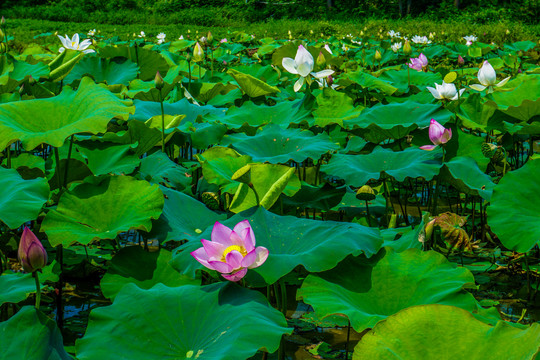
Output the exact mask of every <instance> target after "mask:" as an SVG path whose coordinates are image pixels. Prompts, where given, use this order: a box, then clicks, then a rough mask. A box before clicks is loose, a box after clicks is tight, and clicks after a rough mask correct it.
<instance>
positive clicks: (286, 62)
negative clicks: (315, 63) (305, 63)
mask: <svg viewBox="0 0 540 360" xmlns="http://www.w3.org/2000/svg"><path fill="white" fill-rule="evenodd" d="M281 65H283V67H284V68H285V70H287V71H288V72H290V73H291V74H298V71H296V63H295V62H294V59H291V58H283V60H282V61H281Z"/></svg>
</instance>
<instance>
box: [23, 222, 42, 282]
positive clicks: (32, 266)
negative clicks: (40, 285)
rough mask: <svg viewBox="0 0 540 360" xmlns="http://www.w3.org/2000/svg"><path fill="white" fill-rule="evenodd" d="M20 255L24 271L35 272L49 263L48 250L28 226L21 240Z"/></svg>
mask: <svg viewBox="0 0 540 360" xmlns="http://www.w3.org/2000/svg"><path fill="white" fill-rule="evenodd" d="M18 255H19V261H20V262H21V265H22V267H23V269H24V271H26V272H28V273H33V272H34V271H37V270H40V269H41V268H43V267H44V266H45V265H47V251H45V248H44V247H43V245H41V242H40V241H39V240H38V238H37V237H36V235H34V233H33V232H32V231H31V230H30V229H29V228H27V227H26V226H25V227H24V230H23V234H22V236H21V241H20V242H19V250H18Z"/></svg>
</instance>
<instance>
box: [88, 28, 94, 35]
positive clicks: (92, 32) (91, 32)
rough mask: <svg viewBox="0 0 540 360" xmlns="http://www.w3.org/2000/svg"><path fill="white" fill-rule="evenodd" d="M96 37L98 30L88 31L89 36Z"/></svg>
mask: <svg viewBox="0 0 540 360" xmlns="http://www.w3.org/2000/svg"><path fill="white" fill-rule="evenodd" d="M94 35H96V29H92V30H90V31H88V36H94Z"/></svg>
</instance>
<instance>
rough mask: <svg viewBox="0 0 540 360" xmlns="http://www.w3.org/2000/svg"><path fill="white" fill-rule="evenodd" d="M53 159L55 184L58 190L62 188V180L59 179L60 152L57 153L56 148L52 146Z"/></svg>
mask: <svg viewBox="0 0 540 360" xmlns="http://www.w3.org/2000/svg"><path fill="white" fill-rule="evenodd" d="M54 160H55V162H56V185H57V186H58V191H60V190H62V182H61V181H60V154H59V153H58V148H57V147H55V148H54Z"/></svg>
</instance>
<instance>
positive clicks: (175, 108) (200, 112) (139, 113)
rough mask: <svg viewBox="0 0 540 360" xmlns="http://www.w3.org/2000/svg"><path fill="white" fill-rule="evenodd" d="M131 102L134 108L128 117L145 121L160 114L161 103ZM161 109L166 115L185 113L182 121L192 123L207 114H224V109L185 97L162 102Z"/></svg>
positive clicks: (217, 115)
mask: <svg viewBox="0 0 540 360" xmlns="http://www.w3.org/2000/svg"><path fill="white" fill-rule="evenodd" d="M133 104H134V105H135V109H136V110H135V114H133V115H132V116H131V117H130V119H135V120H140V121H146V120H148V119H150V118H152V117H154V116H156V115H160V116H161V105H160V104H159V102H154V101H141V100H134V101H133ZM163 110H164V112H165V114H167V115H186V117H185V118H184V122H188V121H189V122H192V123H195V122H197V121H198V120H201V119H202V118H203V117H206V116H209V115H214V116H216V117H221V116H223V115H224V114H225V110H224V109H218V108H215V107H213V106H211V105H206V106H198V105H193V104H191V103H190V102H189V101H188V100H187V99H185V98H184V99H182V100H179V101H177V102H175V103H172V104H170V103H167V102H166V103H163Z"/></svg>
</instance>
